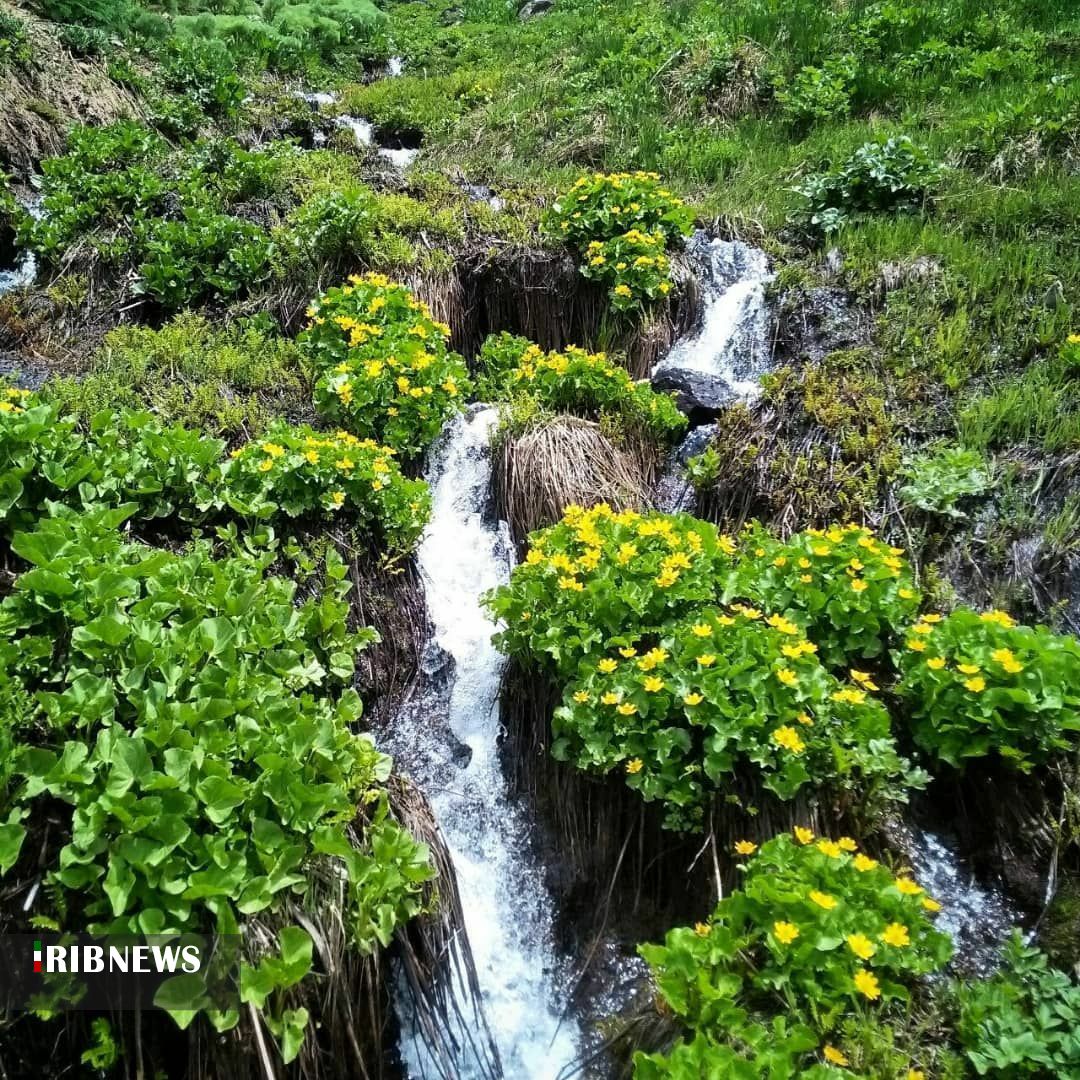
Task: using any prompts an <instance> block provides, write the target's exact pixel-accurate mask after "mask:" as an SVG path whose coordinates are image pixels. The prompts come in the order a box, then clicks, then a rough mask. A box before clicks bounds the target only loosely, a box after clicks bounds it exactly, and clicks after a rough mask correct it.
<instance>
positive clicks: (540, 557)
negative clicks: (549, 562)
mask: <svg viewBox="0 0 1080 1080" xmlns="http://www.w3.org/2000/svg"><path fill="white" fill-rule="evenodd" d="M543 561H544V553H543V552H542V551H540V550H539V549H538V548H531V549H530V550H529V554H528V555H526V556H525V562H526V563H528V564H529V566H535V565H536V564H537V563H539V562H543Z"/></svg>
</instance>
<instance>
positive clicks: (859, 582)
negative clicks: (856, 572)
mask: <svg viewBox="0 0 1080 1080" xmlns="http://www.w3.org/2000/svg"><path fill="white" fill-rule="evenodd" d="M851 588H852V589H853V590H854V591H855V592H865V591H866V582H865V581H863V579H862V578H855V580H854V581H852V583H851Z"/></svg>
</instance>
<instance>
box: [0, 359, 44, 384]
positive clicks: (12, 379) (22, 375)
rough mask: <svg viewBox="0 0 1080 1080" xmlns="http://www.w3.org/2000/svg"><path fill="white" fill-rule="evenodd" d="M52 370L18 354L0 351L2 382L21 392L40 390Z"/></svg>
mask: <svg viewBox="0 0 1080 1080" xmlns="http://www.w3.org/2000/svg"><path fill="white" fill-rule="evenodd" d="M51 374H52V372H51V370H50V369H49V368H47V367H44V366H43V365H42V364H40V363H35V362H33V361H29V360H27V359H26V358H25V357H23V356H20V355H19V354H18V353H14V352H7V351H5V350H3V349H0V381H2V382H4V383H6V384H7V385H8V386H17V387H18V388H19V389H20V390H40V389H41V387H42V386H43V385H44V383H45V380H46V379H47V378H48V377H49V376H50V375H51Z"/></svg>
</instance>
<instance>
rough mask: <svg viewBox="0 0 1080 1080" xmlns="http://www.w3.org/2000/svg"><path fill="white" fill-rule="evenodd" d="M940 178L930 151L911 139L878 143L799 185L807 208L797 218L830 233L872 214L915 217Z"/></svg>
mask: <svg viewBox="0 0 1080 1080" xmlns="http://www.w3.org/2000/svg"><path fill="white" fill-rule="evenodd" d="M941 176H942V170H941V167H940V166H938V165H937V164H935V163H934V162H933V161H932V159H931V158H930V155H929V153H928V152H927V151H926V149H925V148H924V147H921V146H918V145H916V144H915V143H914V142H912V141H911V139H909V138H908V137H907V136H900V137H898V138H890V139H877V140H875V141H874V142H868V143H864V144H863V145H862V146H860V147H859V148H858V149H857V150H856V151H855V152H854V153H853V154H852V155H851V156H850V157H849V158H848V159H847V160H846V161H844V162H843V163H842V164H840V165H838V166H836V167H835V168H833V169H830V170H828V171H825V172H819V173H814V174H812V175H811V176H808V177H807V178H806V179H805V180H804V181H803V182H802V183H801V184H799V185H798V186H797V187H796V188H795V189H794V190H795V192H796V193H797V194H798V195H801V196H802V197H803V199H805V200H806V205H805V206H804V207H803V208H802V209H800V210H799V211H798V213H797V215H796V216H797V218H798V220H801V221H804V222H806V223H807V224H809V225H811V226H813V227H814V228H816V229H818V230H820V231H821V232H825V233H830V232H835V231H836V230H837V229H839V228H841V227H842V226H844V225H847V224H849V223H850V222H852V221H858V220H859V219H860V218H862V217H865V216H867V215H869V214H875V213H882V212H886V211H896V212H901V213H903V212H907V213H911V212H914V211H916V210H918V209H920V208H921V207H922V205H923V204H924V202H925V201H926V198H927V196H928V194H929V191H930V189H932V188H933V187H934V186H935V185H936V184H937V183H938V181H939V180H940V179H941Z"/></svg>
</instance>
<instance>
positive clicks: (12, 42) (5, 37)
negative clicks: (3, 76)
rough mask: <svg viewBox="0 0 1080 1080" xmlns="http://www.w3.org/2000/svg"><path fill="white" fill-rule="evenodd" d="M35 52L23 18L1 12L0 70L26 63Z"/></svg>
mask: <svg viewBox="0 0 1080 1080" xmlns="http://www.w3.org/2000/svg"><path fill="white" fill-rule="evenodd" d="M32 55H33V52H32V50H31V48H30V41H29V39H28V38H27V35H26V24H25V23H24V22H23V20H22V19H20V18H17V17H16V16H14V15H9V14H8V13H7V12H0V71H3V70H4V68H6V67H10V66H11V65H12V64H25V63H26V62H27V61H28V60H29V59H30V57H31V56H32Z"/></svg>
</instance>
